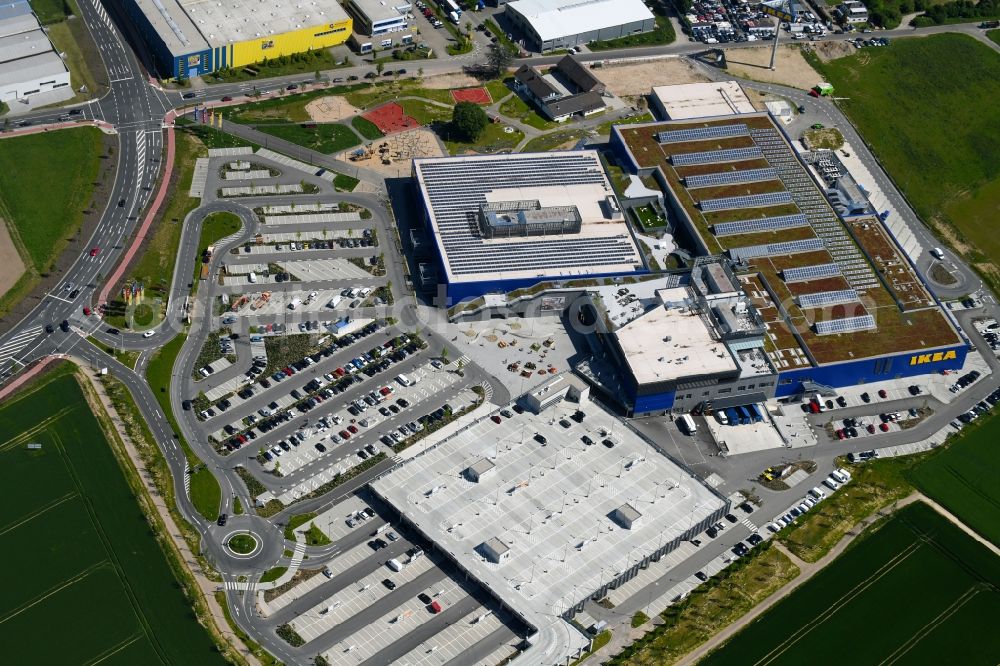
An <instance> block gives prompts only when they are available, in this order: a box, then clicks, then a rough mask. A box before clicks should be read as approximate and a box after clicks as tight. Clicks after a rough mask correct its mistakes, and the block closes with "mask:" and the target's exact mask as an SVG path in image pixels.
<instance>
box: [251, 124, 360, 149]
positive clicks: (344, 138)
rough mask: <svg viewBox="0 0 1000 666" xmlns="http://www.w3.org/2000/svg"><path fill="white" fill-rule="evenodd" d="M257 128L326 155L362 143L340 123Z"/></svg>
mask: <svg viewBox="0 0 1000 666" xmlns="http://www.w3.org/2000/svg"><path fill="white" fill-rule="evenodd" d="M306 125H308V126H306ZM257 129H258V130H260V131H261V132H264V133H265V134H270V135H271V136H276V137H278V138H279V139H284V140H285V141H289V142H291V143H294V144H297V145H299V146H304V147H306V148H310V149H312V150H315V151H317V152H320V153H324V154H326V155H330V154H332V153H339V152H340V151H342V150H347V149H348V148H353V147H354V146H356V145H358V144H359V143H361V140H360V139H358V136H357V135H356V134H355V133H354V132H352V131H351V129H350V128H349V127H347V126H346V125H341V124H339V123H306V124H302V125H299V124H287V125H286V124H281V125H277V124H275V125H257Z"/></svg>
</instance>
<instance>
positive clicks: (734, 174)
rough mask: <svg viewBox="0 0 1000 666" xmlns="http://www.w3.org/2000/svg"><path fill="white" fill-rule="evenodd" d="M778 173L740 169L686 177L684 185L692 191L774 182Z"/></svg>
mask: <svg viewBox="0 0 1000 666" xmlns="http://www.w3.org/2000/svg"><path fill="white" fill-rule="evenodd" d="M777 177H778V172H777V171H775V170H774V169H772V168H770V167H767V168H764V169H741V170H739V171H723V172H721V173H707V174H703V175H701V176H686V177H685V178H684V184H685V185H686V186H687V187H688V188H689V189H693V188H696V187H714V186H716V185H739V184H741V183H757V182H760V181H762V180H775V179H776V178H777Z"/></svg>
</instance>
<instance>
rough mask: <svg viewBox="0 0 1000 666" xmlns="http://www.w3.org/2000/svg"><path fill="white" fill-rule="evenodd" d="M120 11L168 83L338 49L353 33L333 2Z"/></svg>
mask: <svg viewBox="0 0 1000 666" xmlns="http://www.w3.org/2000/svg"><path fill="white" fill-rule="evenodd" d="M123 6H124V8H125V11H126V12H128V14H129V16H130V17H131V19H132V21H133V23H134V24H135V26H136V28H137V29H138V31H139V33H140V34H141V35H142V37H143V39H144V40H145V41H146V43H147V44H148V45H149V47H150V49H151V50H152V52H153V54H154V56H155V59H156V64H157V67H158V68H159V73H160V75H161V76H164V77H167V78H188V77H192V76H201V75H204V74H208V73H211V72H214V71H216V70H218V69H223V68H226V67H243V66H246V65H252V64H254V63H258V62H261V61H262V60H264V59H272V58H277V57H280V56H285V55H292V54H295V53H304V52H306V51H310V50H317V49H323V48H328V47H331V46H337V45H338V44H343V43H344V42H346V41H347V38H348V37H350V35H351V29H352V21H351V18H350V17H349V16H348V15H347V13H346V12H345V11H344V9H343V8H342V7H341V6H340V4H338V3H337V2H336V0H311V1H310V2H308V3H297V2H295V0H264V1H262V2H254V3H243V2H241V1H240V0H236V1H235V2H226V3H221V2H210V1H209V0H126V2H125V3H124V5H123Z"/></svg>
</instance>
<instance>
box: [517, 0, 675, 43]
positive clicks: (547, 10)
mask: <svg viewBox="0 0 1000 666" xmlns="http://www.w3.org/2000/svg"><path fill="white" fill-rule="evenodd" d="M504 11H505V15H506V16H507V18H508V20H510V22H511V24H513V25H514V26H516V27H517V28H518V29H519V30H520V32H521V33H522V34H523V37H524V41H525V47H526V48H529V49H531V50H533V51H539V52H541V51H551V50H553V49H564V48H570V47H573V46H577V45H578V44H587V43H588V42H596V41H602V40H608V39H617V38H618V37H627V36H628V35H634V34H637V33H640V32H649V31H651V30H653V29H655V28H656V17H655V16H653V13H652V12H651V11H649V8H648V7H647V6H646V5H645V4H644V3H643V2H642V0H583V1H582V2H581V1H580V0H515V2H510V3H508V4H507V8H506V9H505V10H504Z"/></svg>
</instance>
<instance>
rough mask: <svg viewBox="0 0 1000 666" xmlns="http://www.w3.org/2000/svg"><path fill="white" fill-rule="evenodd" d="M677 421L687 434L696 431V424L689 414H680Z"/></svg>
mask: <svg viewBox="0 0 1000 666" xmlns="http://www.w3.org/2000/svg"><path fill="white" fill-rule="evenodd" d="M678 421H679V422H680V425H681V428H683V430H684V432H686V433H687V434H689V435H693V434H695V433H696V432H698V424H697V423H695V422H694V419H693V418H691V415H690V414H681V417H680V419H678Z"/></svg>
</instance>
